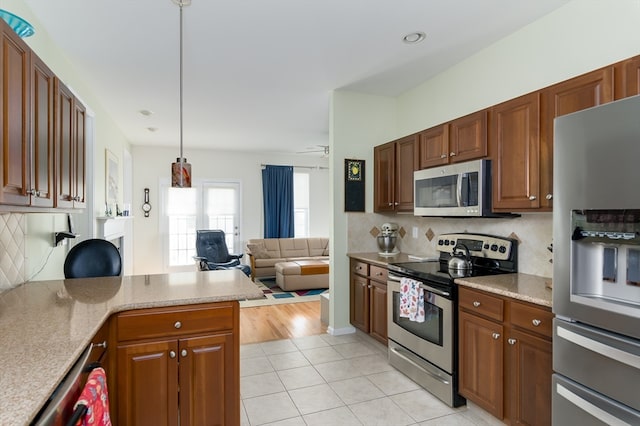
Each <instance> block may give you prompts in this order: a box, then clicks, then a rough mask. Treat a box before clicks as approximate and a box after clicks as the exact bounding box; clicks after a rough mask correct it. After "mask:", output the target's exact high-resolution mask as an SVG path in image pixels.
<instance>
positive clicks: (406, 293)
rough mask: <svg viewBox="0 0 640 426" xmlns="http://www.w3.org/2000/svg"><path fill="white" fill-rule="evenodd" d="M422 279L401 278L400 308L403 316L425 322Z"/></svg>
mask: <svg viewBox="0 0 640 426" xmlns="http://www.w3.org/2000/svg"><path fill="white" fill-rule="evenodd" d="M420 284H422V283H421V282H420V281H416V280H412V279H411V278H406V277H403V278H402V279H401V280H400V306H399V307H398V308H399V310H400V317H401V318H409V321H415V322H424V290H423V289H422V287H420Z"/></svg>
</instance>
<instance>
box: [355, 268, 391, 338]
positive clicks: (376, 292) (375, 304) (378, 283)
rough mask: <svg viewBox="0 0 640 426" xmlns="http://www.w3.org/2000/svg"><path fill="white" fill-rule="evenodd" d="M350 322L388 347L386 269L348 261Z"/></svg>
mask: <svg viewBox="0 0 640 426" xmlns="http://www.w3.org/2000/svg"><path fill="white" fill-rule="evenodd" d="M350 266H351V268H350V270H351V272H350V277H349V286H350V289H349V296H350V301H349V302H350V303H349V306H350V310H349V318H350V321H351V324H352V325H353V326H354V327H356V328H358V329H360V330H362V331H363V332H365V333H368V334H370V335H371V336H372V337H374V338H375V339H377V340H379V341H380V342H382V343H384V344H387V273H388V271H387V269H386V268H383V267H381V266H378V265H373V264H369V263H367V262H363V261H360V260H356V259H351V260H350Z"/></svg>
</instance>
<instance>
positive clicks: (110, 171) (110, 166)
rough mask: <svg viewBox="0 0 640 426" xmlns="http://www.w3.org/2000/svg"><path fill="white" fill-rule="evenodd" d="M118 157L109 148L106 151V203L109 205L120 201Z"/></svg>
mask: <svg viewBox="0 0 640 426" xmlns="http://www.w3.org/2000/svg"><path fill="white" fill-rule="evenodd" d="M119 168H120V165H119V164H118V157H116V156H115V154H114V153H113V152H111V151H109V150H108V149H107V150H106V153H105V165H104V170H105V177H104V181H105V198H106V199H105V203H106V204H107V206H112V205H115V204H116V203H117V202H118V182H119V181H120V179H119Z"/></svg>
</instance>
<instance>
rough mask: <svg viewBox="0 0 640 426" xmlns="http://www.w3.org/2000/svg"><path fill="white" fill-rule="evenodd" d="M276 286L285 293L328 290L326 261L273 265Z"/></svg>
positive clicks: (298, 261)
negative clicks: (316, 289) (315, 289)
mask: <svg viewBox="0 0 640 426" xmlns="http://www.w3.org/2000/svg"><path fill="white" fill-rule="evenodd" d="M275 269H276V284H278V287H280V288H281V289H283V290H285V291H292V290H309V289H312V288H329V261H328V260H295V261H291V262H279V263H276V265H275Z"/></svg>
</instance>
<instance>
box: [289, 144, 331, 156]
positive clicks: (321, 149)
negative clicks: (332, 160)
mask: <svg viewBox="0 0 640 426" xmlns="http://www.w3.org/2000/svg"><path fill="white" fill-rule="evenodd" d="M305 149H306V150H305V151H298V152H296V154H315V153H320V154H321V156H322V157H328V156H329V145H315V146H311V147H307V148H305Z"/></svg>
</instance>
